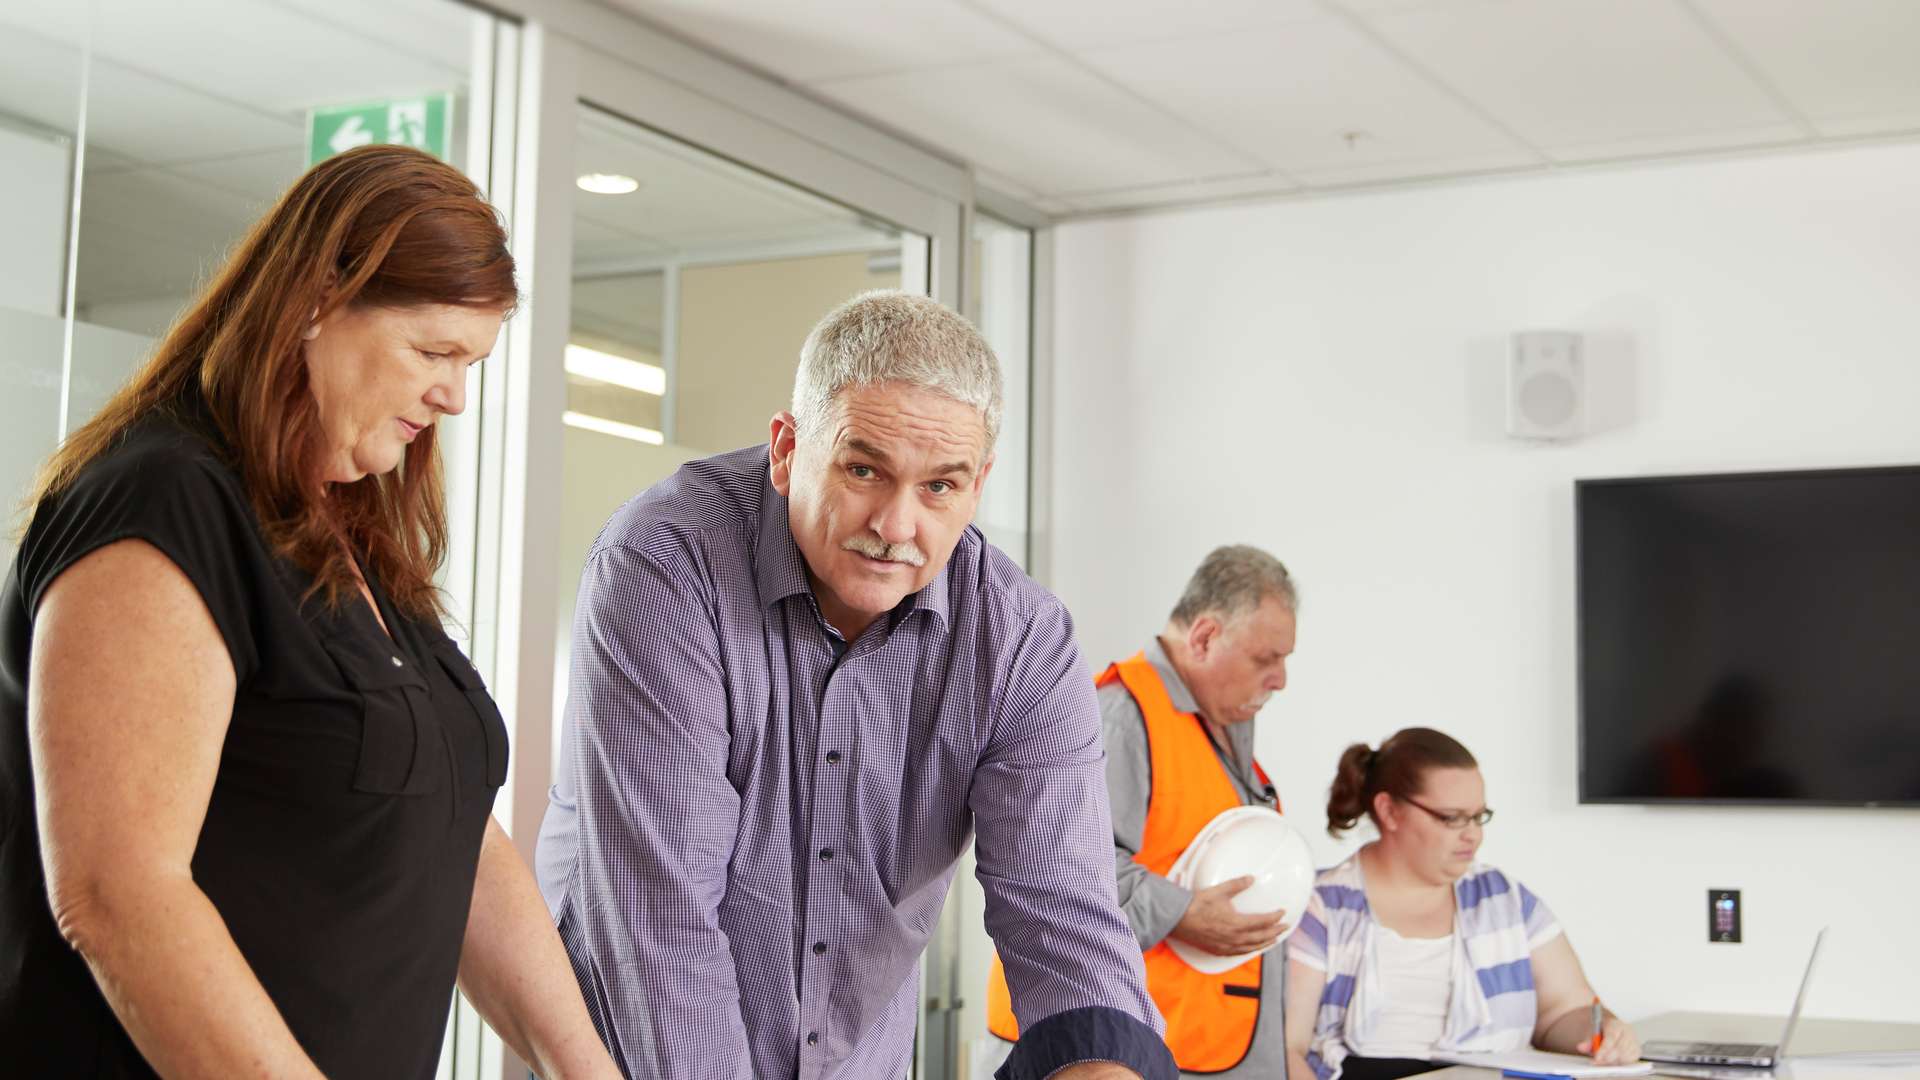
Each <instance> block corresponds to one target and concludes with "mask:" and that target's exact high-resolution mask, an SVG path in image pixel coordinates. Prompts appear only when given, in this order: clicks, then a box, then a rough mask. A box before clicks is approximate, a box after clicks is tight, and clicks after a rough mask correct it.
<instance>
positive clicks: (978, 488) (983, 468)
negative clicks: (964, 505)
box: [973, 454, 1000, 496]
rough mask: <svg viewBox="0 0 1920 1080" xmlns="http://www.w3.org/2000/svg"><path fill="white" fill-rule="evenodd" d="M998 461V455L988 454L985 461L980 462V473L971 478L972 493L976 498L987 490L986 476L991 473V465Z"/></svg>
mask: <svg viewBox="0 0 1920 1080" xmlns="http://www.w3.org/2000/svg"><path fill="white" fill-rule="evenodd" d="M999 460H1000V455H998V454H988V455H987V460H986V461H984V462H981V464H980V473H979V475H977V476H975V477H974V478H973V493H974V495H975V496H978V495H979V494H980V493H981V492H983V491H985V490H986V489H987V474H988V473H990V472H992V471H993V463H994V462H996V461H999Z"/></svg>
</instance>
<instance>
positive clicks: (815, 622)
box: [536, 292, 1175, 1080]
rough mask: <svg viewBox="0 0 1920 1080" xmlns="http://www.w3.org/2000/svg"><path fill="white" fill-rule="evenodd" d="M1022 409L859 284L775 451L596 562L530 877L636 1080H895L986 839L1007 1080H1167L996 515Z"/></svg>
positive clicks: (1096, 811)
mask: <svg viewBox="0 0 1920 1080" xmlns="http://www.w3.org/2000/svg"><path fill="white" fill-rule="evenodd" d="M1000 386H1001V380H1000V368H999V364H998V362H997V361H996V360H995V359H994V357H993V353H992V351H991V350H990V349H989V348H988V347H987V344H986V342H985V341H983V340H982V339H981V338H980V335H979V334H978V333H977V332H976V331H975V330H974V329H973V327H972V326H970V325H968V323H967V322H966V321H965V320H964V319H962V318H960V317H959V316H958V315H955V314H954V313H953V312H951V311H949V310H947V309H946V308H943V307H941V306H940V305H939V304H937V303H935V302H933V301H932V300H928V299H926V298H925V297H918V296H912V295H908V294H906V293H898V292H881V293H868V294H865V295H863V296H860V297H858V298H856V299H854V300H853V301H851V302H849V303H847V304H846V305H844V306H842V307H840V308H839V309H837V310H835V311H834V312H832V313H831V314H829V315H828V316H827V317H826V319H825V320H823V321H822V322H821V323H820V325H819V326H817V327H815V328H814V330H813V333H812V334H811V335H809V336H808V338H807V341H806V344H805V346H804V347H803V348H802V349H801V353H800V370H799V373H798V376H797V378H796V379H795V383H794V392H793V411H792V412H791V413H785V412H783V413H780V414H779V415H777V416H775V417H774V418H773V421H772V432H771V434H772V437H771V442H770V444H768V445H763V446H757V447H752V448H749V449H746V450H740V451H736V452H734V453H731V454H723V455H720V456H719V457H714V458H708V459H706V460H704V461H696V462H693V463H691V464H688V465H687V466H685V467H683V468H682V469H680V471H679V472H677V473H676V474H674V475H673V476H672V477H671V478H669V479H667V480H666V481H664V482H662V483H660V484H658V485H655V486H654V487H652V488H650V489H648V490H647V491H646V492H644V493H642V494H641V495H640V496H639V497H637V498H635V499H633V500H632V501H630V502H628V503H627V504H626V505H625V506H624V507H622V508H621V509H620V510H619V511H618V512H617V513H615V514H614V516H613V519H612V520H611V521H610V522H608V524H607V527H606V529H605V531H603V532H602V533H601V535H600V538H599V540H598V541H596V542H595V544H594V546H593V550H592V552H591V554H590V555H589V556H588V559H587V565H586V569H585V570H584V571H583V573H582V575H581V581H580V599H579V604H578V608H577V614H576V616H575V619H574V626H573V649H572V657H573V659H572V677H571V681H570V683H569V686H568V695H567V710H566V722H565V728H564V735H563V740H564V745H563V749H562V754H561V757H562V761H561V766H560V770H559V772H560V776H559V783H558V784H556V785H555V787H554V789H553V794H552V800H551V805H550V806H549V808H548V811H547V817H546V821H545V822H544V823H543V826H542V829H541V836H540V846H539V851H538V858H537V860H536V861H537V862H538V871H539V878H540V884H541V889H542V891H543V892H544V893H545V894H546V897H547V903H548V905H549V906H550V907H551V908H552V910H553V914H554V919H555V922H556V923H557V924H558V926H559V928H560V936H561V939H562V940H563V941H564V942H565V943H566V946H567V953H568V956H569V957H570V958H571V960H572V962H573V969H574V974H575V975H576V976H577V977H578V979H579V981H580V987H581V990H582V992H583V994H584V995H585V997H586V1000H587V1008H588V1011H589V1012H590V1013H592V1015H593V1019H594V1023H595V1024H596V1026H597V1027H598V1028H599V1031H600V1035H601V1037H602V1038H603V1039H604V1040H605V1041H606V1043H607V1046H608V1048H609V1049H610V1050H611V1051H612V1053H613V1056H614V1060H615V1061H617V1062H618V1063H619V1064H620V1066H621V1068H622V1069H623V1070H624V1071H625V1072H626V1074H627V1075H628V1076H630V1077H647V1078H652V1077H676V1078H677V1077H697V1078H703V1080H704V1078H708V1077H713V1078H721V1080H776V1078H797V1080H824V1078H835V1080H843V1078H844V1080H867V1078H875V1080H889V1078H898V1077H903V1076H905V1075H906V1070H907V1062H908V1059H909V1057H910V1056H911V1054H912V1050H913V1031H914V1021H915V1018H916V1014H917V992H918V988H919V982H920V980H919V978H918V974H919V966H920V954H921V952H922V950H923V949H924V948H925V946H926V943H927V937H928V935H929V934H930V933H931V932H932V930H933V927H934V924H935V922H936V921H937V920H938V918H939V915H940V907H941V905H942V903H943V902H944V901H945V899H946V895H947V888H948V885H949V884H950V883H951V881H952V879H953V871H954V866H955V863H956V861H957V860H958V859H959V857H960V854H961V852H962V851H963V850H964V849H965V847H966V845H967V843H968V841H969V840H973V841H975V842H977V844H978V859H977V862H978V867H979V877H980V882H981V884H982V885H983V886H984V887H985V889H986V897H987V909H986V921H987V930H988V932H989V933H990V934H991V935H992V936H993V939H994V943H995V945H996V946H997V947H998V949H999V952H1000V955H1001V956H1002V957H1003V958H1004V960H1005V962H1006V968H1007V976H1008V982H1009V985H1010V988H1011V992H1012V998H1013V1006H1014V1011H1015V1014H1016V1015H1017V1017H1018V1018H1019V1021H1020V1029H1021V1031H1022V1032H1024V1036H1023V1037H1022V1038H1021V1040H1020V1042H1019V1044H1018V1046H1017V1047H1016V1048H1015V1050H1014V1052H1013V1054H1012V1056H1011V1057H1009V1058H1008V1059H1007V1062H1006V1064H1005V1065H1004V1066H1003V1067H1002V1069H1001V1070H1000V1072H999V1074H998V1076H1000V1077H1001V1078H1002V1080H1040V1078H1042V1077H1057V1078H1061V1080H1069V1078H1070V1080H1117V1078H1140V1077H1144V1078H1147V1080H1163V1078H1164V1080H1171V1078H1172V1077H1174V1076H1175V1072H1174V1066H1173V1059H1172V1056H1171V1055H1170V1054H1168V1052H1167V1049H1166V1046H1165V1044H1164V1043H1162V1042H1161V1039H1160V1035H1159V1031H1160V1029H1161V1019H1160V1016H1159V1014H1158V1013H1157V1012H1156V1011H1155V1009H1154V1006H1153V1002H1152V1000H1151V999H1150V998H1149V997H1148V996H1147V992H1146V988H1145V977H1144V973H1143V970H1142V965H1141V959H1140V949H1139V946H1138V945H1137V944H1136V942H1135V941H1134V937H1133V932H1132V930H1131V929H1129V927H1128V925H1127V921H1126V919H1125V917H1124V916H1122V915H1121V913H1120V910H1119V908H1118V906H1117V905H1116V902H1115V899H1114V867H1113V854H1112V842H1113V839H1112V832H1113V828H1112V822H1111V821H1110V820H1109V818H1108V813H1107V791H1106V777H1105V772H1104V765H1103V760H1102V751H1101V744H1100V713H1099V709H1098V707H1097V706H1096V704H1095V702H1094V693H1093V683H1092V681H1091V680H1090V679H1089V677H1088V672H1087V670H1086V668H1085V667H1084V666H1083V665H1082V663H1081V660H1080V653H1079V649H1078V647H1077V646H1076V645H1075V643H1074V638H1073V624H1072V620H1071V619H1070V618H1069V617H1068V615H1067V612H1066V609H1065V608H1064V607H1063V606H1062V605H1061V603H1060V601H1059V600H1058V599H1056V598H1055V597H1054V596H1053V595H1052V594H1050V593H1048V592H1047V591H1046V590H1045V589H1042V588H1041V587H1040V586H1039V585H1037V584H1035V583H1034V582H1033V581H1032V579H1030V578H1028V577H1027V576H1026V575H1025V574H1024V573H1022V572H1021V570H1020V568H1019V567H1018V566H1016V565H1015V564H1014V563H1013V561H1012V560H1010V559H1008V558H1007V556H1006V555H1004V554H1002V553H1001V552H999V551H998V550H996V549H994V548H993V547H992V546H990V545H989V544H988V543H987V542H986V540H985V538H984V537H982V536H981V534H980V531H979V530H978V529H976V528H974V527H973V525H972V521H973V515H974V510H975V508H976V507H977V506H978V505H979V502H980V493H981V491H982V490H983V487H984V485H985V484H986V481H987V474H988V473H989V472H990V471H991V470H992V467H993V445H994V438H995V436H996V435H997V433H998V430H999V424H1000V408H1001V390H1000Z"/></svg>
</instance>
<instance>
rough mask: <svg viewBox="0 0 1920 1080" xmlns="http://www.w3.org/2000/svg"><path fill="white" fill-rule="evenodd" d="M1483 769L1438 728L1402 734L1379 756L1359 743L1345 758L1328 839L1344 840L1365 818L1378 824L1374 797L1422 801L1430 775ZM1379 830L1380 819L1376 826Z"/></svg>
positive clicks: (1337, 774)
mask: <svg viewBox="0 0 1920 1080" xmlns="http://www.w3.org/2000/svg"><path fill="white" fill-rule="evenodd" d="M1479 764H1480V763H1479V762H1477V761H1475V760H1474V758H1473V754H1472V753H1471V752H1469V751H1468V750H1467V748H1466V747H1464V746H1462V745H1460V743H1459V741H1458V740H1456V739H1455V738H1454V737H1453V736H1451V735H1448V734H1446V733H1445V732H1441V731H1435V730H1434V729H1432V728H1424V727H1414V728H1402V729H1401V730H1400V731H1397V732H1395V733H1394V735H1393V737H1392V738H1390V739H1388V740H1387V741H1386V742H1383V743H1381V744H1380V749H1378V750H1375V749H1373V748H1372V747H1370V746H1368V745H1367V744H1366V743H1354V744H1353V745H1352V746H1349V747H1347V748H1346V749H1345V750H1344V751H1342V752H1341V754H1340V764H1339V766H1338V768H1336V769H1335V771H1334V775H1333V788H1332V790H1330V791H1329V792H1328V793H1327V833H1328V835H1330V836H1334V837H1338V836H1339V835H1340V834H1341V833H1343V832H1345V831H1347V830H1348V829H1351V828H1353V827H1354V826H1356V825H1358V824H1360V819H1361V818H1363V817H1366V818H1373V817H1374V813H1373V797H1374V796H1375V795H1378V794H1379V793H1381V792H1383V791H1384V792H1386V793H1387V794H1389V795H1392V796H1393V797H1395V798H1398V799H1409V798H1412V797H1413V796H1415V795H1418V794H1419V793H1420V791H1421V788H1422V787H1423V786H1424V785H1425V783H1426V778H1427V771H1428V770H1430V769H1472V768H1477V767H1478V766H1479ZM1379 824H1380V822H1379V820H1378V819H1377V818H1375V820H1374V825H1376V826H1378V825H1379Z"/></svg>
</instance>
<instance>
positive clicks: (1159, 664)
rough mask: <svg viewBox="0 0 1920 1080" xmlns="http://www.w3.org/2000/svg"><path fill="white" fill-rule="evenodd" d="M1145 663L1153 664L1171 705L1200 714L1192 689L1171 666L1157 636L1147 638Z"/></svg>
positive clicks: (1170, 658)
mask: <svg viewBox="0 0 1920 1080" xmlns="http://www.w3.org/2000/svg"><path fill="white" fill-rule="evenodd" d="M1144 651H1145V652H1146V654H1147V663H1149V664H1152V665H1153V670H1154V673H1155V674H1157V675H1159V676H1160V682H1161V683H1162V684H1163V685H1165V686H1166V688H1167V697H1168V698H1169V699H1171V700H1172V701H1173V707H1174V708H1176V709H1178V710H1180V711H1181V712H1183V713H1193V714H1194V715H1195V716H1198V715H1199V714H1200V703H1199V702H1198V701H1196V700H1194V697H1193V691H1192V690H1189V689H1187V681H1186V680H1185V679H1182V678H1181V677H1180V672H1179V671H1178V670H1176V669H1175V668H1174V666H1173V658H1172V657H1170V656H1168V655H1167V650H1166V647H1165V646H1163V645H1161V644H1160V639H1159V637H1157V636H1156V637H1151V638H1148V639H1147V647H1146V649H1145V650H1144Z"/></svg>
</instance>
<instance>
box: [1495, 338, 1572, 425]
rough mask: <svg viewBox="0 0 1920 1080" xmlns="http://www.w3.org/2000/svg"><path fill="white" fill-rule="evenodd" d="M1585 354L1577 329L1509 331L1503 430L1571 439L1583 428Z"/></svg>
mask: <svg viewBox="0 0 1920 1080" xmlns="http://www.w3.org/2000/svg"><path fill="white" fill-rule="evenodd" d="M1586 396H1587V368H1586V359H1585V357H1584V356H1583V355H1582V351H1581V347H1580V335H1579V334H1574V333H1569V332H1567V331H1564V330H1529V331H1526V332H1524V333H1519V334H1515V335H1513V358H1512V360H1511V361H1510V362H1509V363H1508V364H1507V434H1509V435H1511V436H1513V437H1514V438H1516V439H1572V438H1577V437H1579V436H1580V435H1581V434H1582V433H1583V432H1585V430H1586V421H1587V409H1586Z"/></svg>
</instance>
